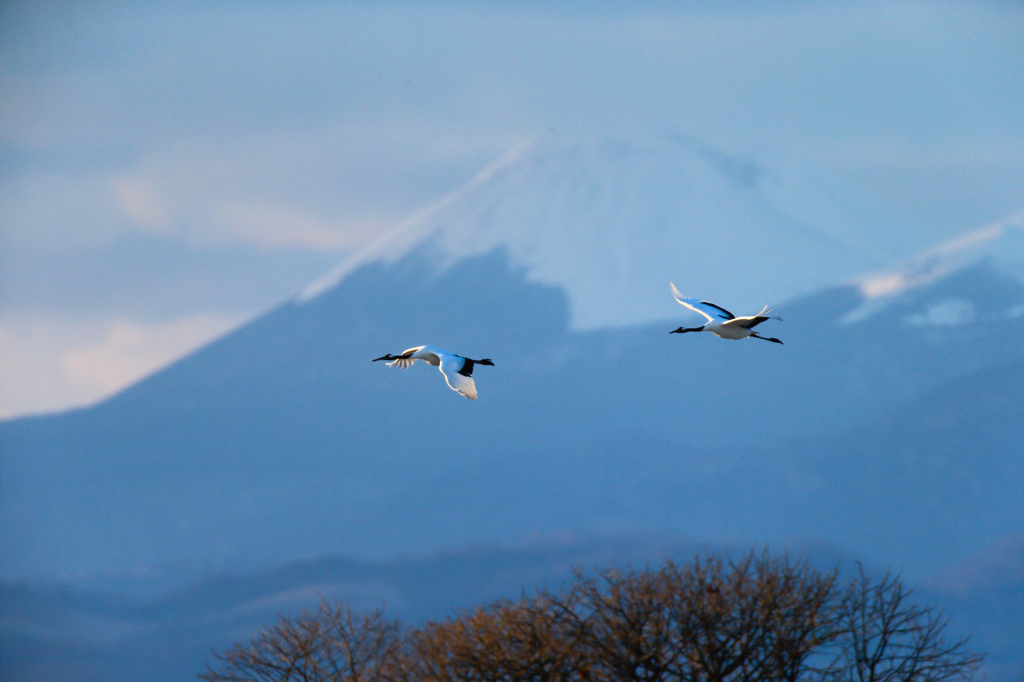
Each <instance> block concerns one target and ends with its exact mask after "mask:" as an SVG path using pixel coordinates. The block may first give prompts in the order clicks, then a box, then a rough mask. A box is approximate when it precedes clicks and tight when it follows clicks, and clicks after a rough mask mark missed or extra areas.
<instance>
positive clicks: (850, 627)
mask: <svg viewBox="0 0 1024 682" xmlns="http://www.w3.org/2000/svg"><path fill="white" fill-rule="evenodd" d="M910 595H911V590H907V589H905V588H904V587H903V582H902V580H901V579H900V577H899V576H898V575H893V574H892V573H889V572H887V573H886V574H885V575H884V576H883V577H882V578H881V579H879V580H877V581H876V580H875V579H873V578H872V577H871V576H869V575H868V574H867V572H866V571H865V570H864V567H863V566H862V565H860V564H858V566H857V575H856V576H855V577H854V579H853V580H852V581H851V582H850V585H849V588H848V589H847V591H846V594H845V595H844V597H843V599H842V602H841V604H840V610H839V614H838V618H839V625H840V628H841V630H842V633H843V635H842V637H841V638H840V639H839V640H838V641H837V645H838V647H837V648H838V650H837V652H836V657H835V661H834V663H833V664H832V666H831V670H830V671H829V674H828V678H829V679H831V680H833V681H837V682H945V681H947V680H971V679H973V677H974V673H975V672H976V671H977V669H978V667H979V666H980V665H981V662H982V659H983V656H982V655H980V654H977V653H974V652H972V651H970V650H969V649H968V648H967V639H966V638H961V639H953V640H948V639H947V637H946V630H947V626H948V623H949V619H948V617H946V616H944V615H943V614H942V613H941V612H936V611H935V610H934V609H932V608H922V607H919V606H915V605H913V604H910V603H908V601H907V599H908V598H909V597H910Z"/></svg>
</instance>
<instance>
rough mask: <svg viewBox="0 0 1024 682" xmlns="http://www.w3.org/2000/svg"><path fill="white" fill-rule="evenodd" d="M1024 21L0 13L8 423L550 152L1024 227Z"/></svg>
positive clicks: (197, 333)
mask: <svg viewBox="0 0 1024 682" xmlns="http://www.w3.org/2000/svg"><path fill="white" fill-rule="evenodd" d="M1022 36H1024V6H1022V5H1021V4H1020V3H1016V2H955V1H949V2H834V3H818V2H796V3H777V4H770V5H769V4H761V3H744V2H731V3H724V4H723V3H710V2H708V3H687V4H685V5H684V6H682V7H678V6H676V4H674V3H663V2H649V3H630V4H629V6H628V8H627V7H626V6H624V5H623V6H620V5H618V4H613V3H548V2H526V3H520V4H509V3H496V2H495V3H488V2H483V3H476V4H473V5H472V6H467V5H466V4H461V3H426V2H391V3H388V2H385V3H370V2H366V3H358V2H356V3H316V2H306V3H268V2H252V3H244V2H238V3H217V4H209V3H188V2H186V3H118V2H113V3H91V2H77V3H74V2H24V1H12V2H5V3H3V4H0V416H11V415H19V414H26V413H33V412H39V411H48V410H55V409H63V408H66V407H69V406H73V405H80V404H88V403H89V402H92V401H95V400H97V399H99V398H101V397H103V396H105V395H108V394H109V393H110V392H112V391H116V390H117V389H119V388H121V387H123V386H124V385H126V384H127V383H129V382H131V381H133V380H135V379H137V378H139V377H141V376H143V375H145V374H146V373H147V372H150V371H152V370H153V369H155V368H157V367H159V366H160V365H162V364H164V363H166V362H168V361H170V360H172V359H173V358H175V357H178V356H180V355H181V354H182V353H184V352H187V351H188V350H189V349H191V348H193V347H195V346H196V345H197V344H201V343H203V342H204V341H206V340H208V339H210V338H212V337H214V336H216V335H217V334H220V333H223V332H224V331H226V330H228V329H230V328H231V327H233V326H234V325H237V324H239V323H241V322H242V321H244V320H246V319H249V318H251V317H252V316H253V315H256V314H258V313H259V312H261V311H263V310H266V309H267V308H268V307H270V306H272V305H274V304H275V303H277V302H280V301H282V300H283V299H285V298H287V297H289V296H291V295H293V294H295V293H297V292H298V291H300V290H301V289H302V288H303V287H304V286H305V285H307V284H308V283H309V282H311V281H313V280H315V279H316V278H317V277H318V276H319V275H321V274H322V273H323V272H324V271H326V270H328V269H329V268H330V266H331V265H332V264H333V263H335V262H336V261H338V260H340V259H342V258H343V257H345V256H346V255H347V254H349V253H351V252H352V250H353V249H356V248H358V247H359V246H361V245H363V244H365V243H366V242H368V241H369V240H372V239H373V238H374V237H375V236H377V235H379V234H381V232H382V231H384V230H386V229H388V228H389V227H391V226H392V225H394V224H395V223H397V222H398V221H400V220H401V219H402V218H403V217H405V216H407V215H408V214H410V213H411V212H413V211H415V210H416V209H418V208H420V207H422V206H423V205H425V204H427V203H429V202H431V201H433V200H435V199H437V198H438V197H439V196H441V195H443V194H445V193H446V192H448V191H449V190H451V189H453V188H455V187H457V186H458V185H459V184H460V183H462V182H465V181H466V180H467V179H469V178H470V177H472V176H473V175H474V173H476V172H477V171H478V170H479V169H480V168H481V167H483V166H485V165H486V164H487V163H489V162H491V161H493V160H494V159H495V158H497V157H499V156H500V155H502V154H503V153H505V152H506V151H507V150H508V149H510V148H512V147H513V146H515V145H516V144H519V143H521V142H522V141H523V140H526V139H529V138H531V137H533V136H535V135H538V134H540V133H543V132H545V131H548V130H552V129H554V130H563V131H574V132H576V131H579V132H587V133H597V134H600V133H603V132H614V133H616V134H629V131H631V130H642V129H644V128H648V127H657V126H667V127H672V128H674V129H678V130H680V131H683V132H685V133H686V134H687V135H689V136H692V137H694V138H696V139H700V140H703V141H704V142H706V143H708V144H711V145H714V146H716V147H719V148H721V149H722V150H724V151H726V152H729V153H734V154H740V155H743V156H748V157H750V158H753V159H756V160H759V161H761V162H764V163H768V164H770V163H771V162H772V160H773V159H784V160H786V161H787V162H799V163H801V164H806V165H807V166H808V167H809V168H812V169H814V170H815V172H820V173H822V174H825V175H828V176H829V177H831V178H833V179H837V180H838V181H839V182H840V184H842V183H848V184H849V185H850V186H851V187H856V188H857V189H858V191H863V192H865V193H866V194H867V195H869V196H871V197H872V198H873V199H874V200H876V201H877V202H878V203H879V204H880V205H882V206H884V207H886V208H887V209H888V210H891V211H892V212H893V213H894V214H898V215H901V216H905V217H906V225H907V229H906V232H905V234H901V235H898V236H895V237H893V239H892V240H891V242H890V243H891V245H892V248H893V256H894V257H903V256H906V255H909V254H911V253H913V252H915V251H917V250H919V249H922V248H924V247H926V246H928V245H930V244H932V243H934V242H936V241H938V240H941V239H944V238H948V237H951V236H953V235H956V234H959V233H962V232H965V231H968V230H971V229H974V228H977V227H980V226H982V225H984V224H987V223H989V222H992V221H996V220H1000V219H1002V218H1005V217H1006V216H1007V215H1008V214H1011V213H1013V212H1015V211H1018V210H1020V209H1021V208H1024V38H1022Z"/></svg>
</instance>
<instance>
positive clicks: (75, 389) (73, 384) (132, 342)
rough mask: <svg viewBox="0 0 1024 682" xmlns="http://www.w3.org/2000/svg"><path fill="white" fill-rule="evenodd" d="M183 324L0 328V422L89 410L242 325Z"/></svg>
mask: <svg viewBox="0 0 1024 682" xmlns="http://www.w3.org/2000/svg"><path fill="white" fill-rule="evenodd" d="M241 321H242V320H241V319H240V318H238V317H233V316H229V315H219V314H205V313H200V314H196V315H190V316H188V317H183V318H179V319H172V320H160V321H155V322H154V321H144V320H138V319H124V318H121V319H107V320H92V319H85V320H71V319H67V318H63V317H62V318H57V319H54V318H40V317H32V318H21V319H14V320H6V321H4V322H3V323H2V324H0V418H6V417H11V416H16V415H24V414H32V413H38V412H50V411H55V410H61V409H66V408H70V407H77V406H83V405H89V404H91V403H94V402H96V401H98V400H101V399H103V398H105V397H107V396H109V395H111V394H113V393H115V392H116V391H119V390H121V389H122V388H125V387H127V386H128V385H130V384H132V383H133V382H135V381H138V380H139V379H141V378H143V377H144V376H146V375H147V374H149V373H151V372H153V371H155V370H157V369H159V368H160V367H162V366H164V365H166V364H168V363H170V362H172V361H174V360H176V359H177V358H179V357H181V356H183V355H184V354H186V353H187V352H188V351H190V350H192V349H193V348H196V347H197V346H199V345H202V344H203V343H206V342H208V341H210V340H212V339H214V338H216V337H218V336H220V335H222V334H224V333H225V332H227V331H228V330H230V329H231V328H233V327H235V326H236V325H238V324H239V323H240V322H241Z"/></svg>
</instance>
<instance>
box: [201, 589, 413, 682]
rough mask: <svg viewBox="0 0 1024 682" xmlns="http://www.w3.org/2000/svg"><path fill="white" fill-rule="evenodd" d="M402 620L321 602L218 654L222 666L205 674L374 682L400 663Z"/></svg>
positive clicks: (227, 678)
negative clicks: (398, 660) (389, 618)
mask: <svg viewBox="0 0 1024 682" xmlns="http://www.w3.org/2000/svg"><path fill="white" fill-rule="evenodd" d="M400 634H401V633H400V627H399V625H398V623H397V621H391V620H387V619H386V618H385V617H384V614H383V611H380V610H378V611H373V612H371V613H368V614H365V615H359V614H357V613H355V612H353V611H352V610H351V609H350V608H349V607H348V606H347V605H346V604H344V603H343V602H339V603H337V604H331V603H329V602H328V601H326V600H325V599H321V600H320V605H319V607H318V608H317V609H316V611H312V612H311V611H303V612H302V613H301V614H299V615H298V616H297V617H294V618H293V617H288V616H282V617H281V618H280V619H279V620H278V622H277V623H275V624H274V625H271V626H268V627H265V628H262V629H261V630H260V631H259V632H258V633H257V635H256V637H255V638H254V639H253V640H252V641H251V642H249V643H248V644H236V645H235V646H234V647H232V648H231V649H229V650H228V651H226V652H225V653H223V654H215V658H216V659H217V660H218V661H220V667H218V668H213V667H209V666H208V667H207V671H206V672H205V673H202V674H200V675H199V677H200V678H201V679H204V680H207V681H208V682H290V681H292V680H295V681H299V682H328V681H330V682H368V681H370V680H380V679H382V678H383V677H384V676H385V675H386V674H387V671H388V670H389V669H390V668H391V667H392V666H393V665H394V662H395V660H396V657H397V655H398V651H399V647H400V645H401V637H400Z"/></svg>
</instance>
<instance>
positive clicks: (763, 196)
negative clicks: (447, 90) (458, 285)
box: [298, 135, 887, 330]
mask: <svg viewBox="0 0 1024 682" xmlns="http://www.w3.org/2000/svg"><path fill="white" fill-rule="evenodd" d="M830 196H831V195H830V194H829V193H828V192H827V191H825V190H824V189H823V188H821V187H819V186H818V185H817V184H816V183H815V181H812V180H807V179H805V178H801V177H798V174H797V173H795V172H788V171H787V173H785V174H784V173H783V172H782V171H779V170H776V169H771V168H768V169H763V168H761V167H759V166H757V165H755V164H753V163H749V162H746V161H743V160H740V159H734V158H731V157H728V156H726V155H724V154H721V153H719V152H717V151H714V150H711V149H709V148H707V147H704V146H702V145H699V144H697V143H694V142H692V141H688V140H685V139H682V138H679V137H670V136H667V135H666V136H649V137H647V138H642V139H641V141H639V142H628V143H627V142H620V141H615V140H609V139H602V140H584V141H572V140H568V141H566V140H561V139H556V138H544V139H541V140H536V141H532V142H527V143H523V144H521V145H519V146H517V147H516V148H515V149H513V150H512V151H510V152H509V153H508V154H507V155H506V156H505V157H504V158H502V159H500V160H498V161H497V162H495V163H494V164H492V165H491V166H490V167H488V168H487V169H485V170H484V171H482V172H481V173H480V174H478V175H477V176H476V177H475V178H474V179H473V180H471V181H470V182H468V183H467V184H466V185H465V186H463V187H462V188H460V189H458V190H457V191H455V192H452V193H451V194H449V195H448V196H446V197H445V198H443V199H442V200H441V201H439V202H437V203H436V204H434V205H432V206H429V207H427V208H425V209H424V210H422V211H421V212H419V213H417V214H416V215H413V216H412V217H410V218H409V219H408V220H406V221H405V222H404V223H402V224H400V225H398V226H397V227H396V228H395V229H394V230H393V231H392V232H390V233H389V234H387V235H385V236H384V237H382V238H381V239H379V240H377V241H376V242H373V243H372V244H370V245H369V246H367V247H366V248H364V249H363V250H362V251H360V252H358V253H356V254H354V255H353V256H351V257H350V258H348V259H346V260H345V261H343V262H341V263H340V264H339V265H338V266H337V267H336V268H335V269H334V270H333V271H332V272H330V273H328V274H327V275H326V276H325V277H324V278H322V279H321V280H319V281H318V282H316V283H314V284H313V285H312V286H311V287H309V288H308V289H307V290H306V291H305V292H303V294H302V295H301V296H299V298H298V300H299V301H300V302H301V301H307V300H310V299H312V298H314V297H316V296H318V295H319V294H321V293H323V292H325V291H327V290H329V289H330V288H332V287H333V286H335V285H336V284H337V283H338V282H340V281H341V280H342V279H344V278H345V276H346V275H348V274H349V273H351V272H352V271H354V270H355V269H357V268H358V267H360V266H362V265H364V264H368V263H373V262H383V263H392V262H394V261H396V260H398V259H400V258H402V257H404V256H406V255H408V254H410V253H412V252H414V251H416V252H417V253H419V254H422V255H424V256H426V257H427V258H430V259H432V260H433V261H434V263H435V265H436V268H437V269H438V270H439V271H440V270H443V269H445V268H447V267H449V266H451V265H453V264H455V263H457V262H459V261H461V260H463V259H465V258H468V257H472V256H476V255H483V254H486V253H489V252H492V251H494V250H497V249H504V251H505V252H506V253H507V254H508V256H509V258H510V260H511V264H512V265H513V266H515V267H521V268H523V269H524V270H525V271H526V273H527V276H528V277H529V278H530V279H531V280H533V281H536V282H539V283H543V284H550V285H557V286H559V287H561V288H562V289H563V290H564V291H565V292H566V294H567V296H568V299H569V302H570V309H571V312H570V314H571V320H570V323H571V325H572V327H573V328H574V329H577V330H586V329H596V328H607V327H626V326H632V325H637V324H646V323H650V322H657V321H665V320H669V319H673V318H674V317H676V316H678V308H677V307H676V306H675V304H673V303H672V301H671V299H667V298H666V296H665V294H664V291H665V282H667V281H669V280H672V281H674V282H676V284H677V285H678V286H679V288H680V289H681V290H682V291H700V292H701V294H702V295H704V296H706V297H707V298H708V299H709V300H723V301H725V300H727V301H730V304H731V305H733V306H735V307H736V308H740V309H746V308H751V309H758V308H759V307H760V305H762V304H763V303H764V302H770V303H771V304H773V305H779V304H781V303H782V302H784V301H785V300H787V299H792V298H794V297H797V296H800V295H802V294H807V293H810V292H813V291H816V290H818V289H821V288H822V287H825V286H829V285H832V284H835V283H838V282H842V281H849V280H851V279H852V278H854V277H855V276H857V275H860V274H862V273H864V272H869V271H874V270H877V269H879V268H880V267H882V266H883V265H884V264H885V263H886V262H887V259H886V258H884V257H883V256H882V255H881V254H883V253H884V249H882V248H880V247H879V246H878V245H877V244H875V243H874V241H873V240H872V239H871V238H870V237H869V236H868V233H867V231H866V229H864V228H863V226H864V225H865V224H867V223H868V222H870V221H864V220H858V218H857V216H855V215H853V214H852V213H851V212H850V211H848V210H847V209H846V208H844V207H843V206H841V205H839V204H838V203H836V202H835V201H833V200H831V199H830ZM851 203H854V202H851ZM871 225H872V229H874V230H875V231H876V233H877V232H878V225H877V224H876V223H871ZM755 297H756V300H755Z"/></svg>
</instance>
